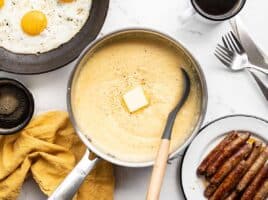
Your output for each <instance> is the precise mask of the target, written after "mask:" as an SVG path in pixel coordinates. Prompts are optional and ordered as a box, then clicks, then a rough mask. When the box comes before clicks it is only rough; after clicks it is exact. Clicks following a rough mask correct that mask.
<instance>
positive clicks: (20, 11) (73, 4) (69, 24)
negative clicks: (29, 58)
mask: <svg viewBox="0 0 268 200" xmlns="http://www.w3.org/2000/svg"><path fill="white" fill-rule="evenodd" d="M91 3H92V0H38V1H36V0H0V47H3V48H5V49H7V50H9V51H12V52H14V53H25V54H35V53H43V52H47V51H50V50H52V49H55V48H57V47H59V46H61V45H62V44H64V43H66V42H68V41H69V40H71V39H72V38H73V37H74V36H75V35H76V34H77V33H78V32H79V31H80V30H81V28H82V27H83V25H84V24H85V22H86V21H87V19H88V17H89V13H90V8H91Z"/></svg>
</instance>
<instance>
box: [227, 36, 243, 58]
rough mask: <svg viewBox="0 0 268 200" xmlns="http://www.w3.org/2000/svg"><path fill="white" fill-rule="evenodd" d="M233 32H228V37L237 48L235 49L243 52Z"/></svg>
mask: <svg viewBox="0 0 268 200" xmlns="http://www.w3.org/2000/svg"><path fill="white" fill-rule="evenodd" d="M231 33H232V32H230V33H228V38H229V40H230V41H231V43H232V45H233V48H234V49H235V51H236V52H237V53H241V49H240V48H239V46H238V45H237V41H236V40H235V39H234V35H232V34H231Z"/></svg>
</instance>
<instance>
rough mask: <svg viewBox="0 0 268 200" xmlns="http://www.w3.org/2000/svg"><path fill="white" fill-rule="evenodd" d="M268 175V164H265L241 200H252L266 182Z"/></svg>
mask: <svg viewBox="0 0 268 200" xmlns="http://www.w3.org/2000/svg"><path fill="white" fill-rule="evenodd" d="M267 175H268V164H265V165H264V166H263V167H262V168H261V170H259V172H258V174H257V176H255V178H254V179H253V181H252V182H251V183H250V184H249V186H248V187H247V189H246V190H245V192H244V193H243V194H242V197H241V200H251V199H252V198H253V197H254V196H255V194H256V193H257V191H258V189H259V187H260V186H261V184H262V183H263V182H264V180H265V178H266V177H267Z"/></svg>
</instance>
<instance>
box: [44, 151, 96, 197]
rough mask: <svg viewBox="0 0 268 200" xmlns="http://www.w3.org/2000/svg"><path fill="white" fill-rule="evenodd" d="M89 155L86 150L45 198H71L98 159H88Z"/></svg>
mask: <svg viewBox="0 0 268 200" xmlns="http://www.w3.org/2000/svg"><path fill="white" fill-rule="evenodd" d="M89 155H90V151H89V150H87V151H86V152H85V154H84V156H83V157H82V159H81V160H80V161H79V163H78V164H77V165H76V166H75V168H74V169H73V170H72V171H71V172H70V174H69V175H68V176H67V177H66V178H65V179H64V180H63V182H62V183H61V184H60V185H59V186H58V188H57V189H56V190H55V191H54V192H53V193H52V194H51V196H50V197H49V198H48V199H47V200H71V199H72V198H73V196H74V195H75V193H76V192H77V190H78V188H79V187H80V185H81V184H82V183H83V181H84V179H85V178H86V176H87V175H88V174H89V172H90V171H91V170H92V169H93V168H94V166H95V165H96V163H97V162H98V161H99V160H100V159H99V158H95V159H93V160H90V159H89Z"/></svg>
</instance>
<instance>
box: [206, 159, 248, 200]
mask: <svg viewBox="0 0 268 200" xmlns="http://www.w3.org/2000/svg"><path fill="white" fill-rule="evenodd" d="M245 170H246V161H244V160H242V161H241V162H240V163H239V164H238V165H237V166H236V167H235V168H234V170H233V171H232V172H231V173H230V174H229V175H228V176H227V177H226V178H225V179H224V180H223V182H222V183H221V184H220V186H219V187H218V189H217V190H216V191H215V192H214V194H213V195H212V197H211V198H209V200H222V199H224V198H225V197H226V196H227V195H228V194H229V193H230V192H231V191H232V189H234V188H235V186H236V184H237V183H238V181H239V179H240V178H241V177H242V176H243V174H244V172H245Z"/></svg>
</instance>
